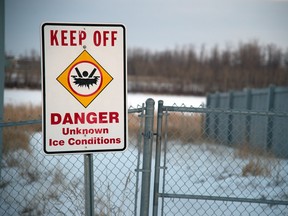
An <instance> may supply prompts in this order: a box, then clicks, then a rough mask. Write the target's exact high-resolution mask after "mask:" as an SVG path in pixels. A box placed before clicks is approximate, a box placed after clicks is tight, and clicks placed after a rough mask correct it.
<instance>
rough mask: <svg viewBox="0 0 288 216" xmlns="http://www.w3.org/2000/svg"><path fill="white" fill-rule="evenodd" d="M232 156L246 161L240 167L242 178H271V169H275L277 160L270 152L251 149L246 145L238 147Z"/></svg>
mask: <svg viewBox="0 0 288 216" xmlns="http://www.w3.org/2000/svg"><path fill="white" fill-rule="evenodd" d="M234 156H235V157H238V158H241V159H247V160H248V163H247V164H246V165H245V166H243V167H242V176H249V175H251V176H271V174H272V171H273V169H277V163H276V162H277V159H276V157H275V156H274V155H273V154H272V153H271V152H269V151H265V150H263V149H260V148H255V147H251V146H250V145H249V144H248V143H245V144H243V145H241V146H239V147H238V148H237V149H236V150H235V153H234Z"/></svg>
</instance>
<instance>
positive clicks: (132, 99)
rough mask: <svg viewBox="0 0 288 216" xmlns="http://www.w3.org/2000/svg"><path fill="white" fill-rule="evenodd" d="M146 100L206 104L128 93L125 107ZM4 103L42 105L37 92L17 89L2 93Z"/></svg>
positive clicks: (187, 98)
mask: <svg viewBox="0 0 288 216" xmlns="http://www.w3.org/2000/svg"><path fill="white" fill-rule="evenodd" d="M148 98H152V99H153V100H154V101H155V103H156V104H157V102H158V100H163V101H164V105H173V104H176V105H178V106H181V105H182V104H185V105H186V106H194V107H199V106H200V105H202V104H205V103H206V98H205V97H196V96H182V95H153V94H142V93H128V95H127V105H128V107H130V106H132V107H137V106H138V105H140V106H141V105H142V103H145V101H146V100H147V99H148ZM4 103H5V104H8V103H10V104H34V105H39V104H41V103H42V95H41V91H39V90H27V89H23V90H19V89H6V90H5V92H4Z"/></svg>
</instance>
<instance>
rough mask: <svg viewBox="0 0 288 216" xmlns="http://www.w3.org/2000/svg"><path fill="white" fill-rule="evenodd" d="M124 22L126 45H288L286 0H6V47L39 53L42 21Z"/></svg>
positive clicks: (11, 50)
mask: <svg viewBox="0 0 288 216" xmlns="http://www.w3.org/2000/svg"><path fill="white" fill-rule="evenodd" d="M47 21H49V22H51V21H52V22H80V23H81V22H83V23H123V24H124V25H125V26H126V29H127V47H128V48H134V47H141V48H145V49H150V50H158V51H159V50H165V49H174V48H175V47H183V46H187V45H192V46H194V47H195V48H196V49H198V48H199V47H201V45H202V44H205V45H206V47H208V48H209V47H211V46H215V45H218V46H219V47H220V48H221V47H226V46H227V45H229V46H232V47H237V46H238V44H239V43H240V42H244V43H245V42H250V41H252V40H258V41H259V43H260V44H264V45H265V44H269V43H274V44H276V45H278V46H279V47H282V48H283V49H284V48H285V49H286V48H288V0H5V37H6V38H5V49H6V52H8V53H9V54H13V55H19V54H29V53H30V51H31V50H32V49H34V50H36V51H37V52H38V53H39V54H40V26H41V24H42V23H44V22H47Z"/></svg>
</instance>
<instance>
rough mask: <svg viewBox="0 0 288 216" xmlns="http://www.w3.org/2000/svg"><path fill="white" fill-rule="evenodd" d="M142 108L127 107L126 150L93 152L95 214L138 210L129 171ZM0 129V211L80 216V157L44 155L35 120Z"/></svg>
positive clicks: (135, 151) (133, 173)
mask: <svg viewBox="0 0 288 216" xmlns="http://www.w3.org/2000/svg"><path fill="white" fill-rule="evenodd" d="M142 110H143V108H138V109H133V108H131V109H129V115H128V125H129V126H128V127H129V130H130V135H129V148H128V149H127V150H126V151H124V152H118V153H113V152H110V153H101V154H93V164H94V188H95V189H94V207H95V214H96V215H134V213H135V212H136V211H138V210H137V207H136V203H137V199H138V192H139V184H138V178H139V176H138V174H137V173H136V171H135V170H137V169H139V168H138V166H139V165H140V164H141V162H137V161H138V158H139V155H138V150H139V147H138V144H139V146H140V143H141V141H142V140H141V139H139V137H141V136H139V134H142V131H140V130H141V128H142V127H141V119H142V118H143V117H142V116H141V115H138V113H139V112H140V114H141V111H142ZM22 120H23V119H22ZM28 123H29V124H28ZM0 128H1V129H2V130H3V134H4V137H5V138H4V146H6V147H5V148H4V149H5V151H4V154H3V160H2V163H1V181H0V183H1V184H0V195H1V196H0V215H13V216H14V215H85V191H84V190H85V187H84V156H83V155H79V154H78V155H76V154H75V155H62V156H50V155H49V156H46V155H44V153H43V147H42V132H41V121H39V120H38V121H29V122H22V123H21V124H20V123H19V122H13V121H12V122H5V123H1V127H0ZM35 128H37V130H35ZM5 143H6V144H5ZM7 145H13V146H8V147H7ZM137 187H138V188H137Z"/></svg>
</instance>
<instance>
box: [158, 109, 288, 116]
mask: <svg viewBox="0 0 288 216" xmlns="http://www.w3.org/2000/svg"><path fill="white" fill-rule="evenodd" d="M163 110H164V111H170V112H196V113H225V114H233V115H234V114H236V115H237V114H239V115H257V116H259V115H260V116H275V117H288V113H283V112H282V113H281V112H272V111H256V110H236V109H221V108H202V107H177V106H163Z"/></svg>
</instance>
